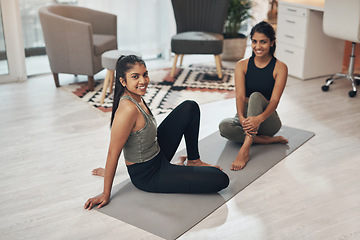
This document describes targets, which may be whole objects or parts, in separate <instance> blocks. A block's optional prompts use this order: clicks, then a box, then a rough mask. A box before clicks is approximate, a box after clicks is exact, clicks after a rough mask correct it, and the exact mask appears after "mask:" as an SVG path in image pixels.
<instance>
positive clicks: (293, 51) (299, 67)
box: [276, 42, 305, 79]
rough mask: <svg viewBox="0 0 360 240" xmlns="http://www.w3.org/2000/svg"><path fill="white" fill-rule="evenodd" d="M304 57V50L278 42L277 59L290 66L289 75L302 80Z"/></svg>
mask: <svg viewBox="0 0 360 240" xmlns="http://www.w3.org/2000/svg"><path fill="white" fill-rule="evenodd" d="M304 55H305V50H304V49H302V48H298V47H294V46H290V45H288V44H285V43H282V42H278V45H277V47H276V57H277V58H278V59H279V60H280V61H283V62H284V63H285V64H286V65H287V66H288V72H289V75H291V76H294V77H297V78H301V79H302V78H303V73H304Z"/></svg>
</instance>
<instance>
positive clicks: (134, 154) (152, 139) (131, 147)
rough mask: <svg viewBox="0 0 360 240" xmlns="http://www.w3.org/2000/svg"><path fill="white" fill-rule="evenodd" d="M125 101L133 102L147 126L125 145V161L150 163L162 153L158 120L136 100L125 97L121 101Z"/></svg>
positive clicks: (134, 133) (132, 134)
mask: <svg viewBox="0 0 360 240" xmlns="http://www.w3.org/2000/svg"><path fill="white" fill-rule="evenodd" d="M123 99H128V100H130V101H132V102H133V103H134V104H135V105H136V107H137V108H138V109H139V110H140V112H141V113H142V115H143V116H144V118H145V126H144V127H143V128H142V129H140V130H139V131H136V132H131V133H130V136H129V138H128V140H127V141H126V143H125V146H124V157H125V160H126V161H128V162H132V163H142V162H146V161H149V160H151V159H152V158H154V157H155V156H156V155H157V154H158V153H159V152H160V147H159V144H158V142H157V136H156V135H157V124H156V119H155V118H154V116H153V115H150V114H148V113H147V112H145V111H144V109H143V108H142V107H141V106H140V104H139V103H138V102H137V101H135V99H133V98H132V97H131V96H129V95H123V96H122V97H121V99H120V101H121V100H123ZM142 101H144V100H142ZM144 103H145V102H144ZM145 105H146V107H148V106H147V104H146V103H145Z"/></svg>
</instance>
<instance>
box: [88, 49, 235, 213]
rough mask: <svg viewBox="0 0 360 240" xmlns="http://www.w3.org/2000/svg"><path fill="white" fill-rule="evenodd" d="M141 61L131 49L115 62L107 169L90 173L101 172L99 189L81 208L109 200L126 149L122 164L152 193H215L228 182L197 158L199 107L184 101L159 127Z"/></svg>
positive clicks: (191, 102)
mask: <svg viewBox="0 0 360 240" xmlns="http://www.w3.org/2000/svg"><path fill="white" fill-rule="evenodd" d="M149 81H150V79H149V76H148V71H147V68H146V65H145V62H144V61H143V60H142V59H141V58H140V57H137V56H135V55H128V56H121V57H120V58H119V60H118V61H117V65H116V81H115V91H114V102H113V109H112V116H111V138H110V145H109V150H108V156H107V160H106V165H105V169H103V168H98V169H95V170H94V171H93V174H94V175H100V176H103V177H104V190H103V193H102V194H100V195H98V196H96V197H94V198H90V199H89V200H88V201H87V202H86V203H85V206H84V208H85V209H89V210H90V209H91V208H92V207H94V206H95V205H98V208H101V207H102V206H104V205H106V204H107V203H108V202H109V201H110V193H111V187H112V184H113V180H114V176H115V171H116V168H117V164H118V160H119V157H120V154H121V152H122V151H124V158H125V164H126V166H127V170H128V173H129V176H130V179H131V182H132V183H133V184H134V185H135V187H137V188H139V189H141V190H143V191H147V192H156V193H213V192H218V191H220V190H222V189H224V188H226V187H227V186H228V184H229V178H228V176H227V175H226V174H225V173H224V172H222V171H221V170H220V168H219V167H217V166H212V165H209V164H207V163H205V162H202V161H201V160H200V155H199V149H198V135H199V123H200V109H199V106H198V105H197V103H196V102H194V101H189V100H187V101H184V102H183V103H181V104H180V105H179V106H177V107H176V108H175V109H174V110H173V111H172V112H171V113H169V115H168V116H167V117H166V118H165V119H164V120H163V121H162V122H161V124H160V125H159V126H158V127H157V124H156V120H155V118H154V116H153V115H152V113H151V111H150V109H149V107H148V106H147V104H146V103H145V102H144V100H143V98H142V96H143V95H144V94H145V92H146V89H147V86H148V84H149ZM183 136H184V138H185V143H186V150H187V165H186V166H183V163H184V161H185V160H186V157H182V158H181V163H182V164H181V165H176V164H171V163H170V161H171V160H172V158H173V156H174V154H175V152H176V150H177V148H178V146H179V144H180V141H181V139H182V137H183Z"/></svg>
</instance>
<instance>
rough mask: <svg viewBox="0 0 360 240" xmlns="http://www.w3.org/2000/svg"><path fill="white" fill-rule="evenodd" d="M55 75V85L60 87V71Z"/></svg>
mask: <svg viewBox="0 0 360 240" xmlns="http://www.w3.org/2000/svg"><path fill="white" fill-rule="evenodd" d="M53 76H54V82H55V86H56V87H60V83H59V74H58V73H53Z"/></svg>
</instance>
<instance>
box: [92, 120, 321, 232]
mask: <svg viewBox="0 0 360 240" xmlns="http://www.w3.org/2000/svg"><path fill="white" fill-rule="evenodd" d="M278 135H282V136H284V137H285V138H287V139H288V140H289V143H288V144H270V145H257V144H254V145H253V146H252V148H251V151H250V161H249V162H248V163H247V165H246V167H245V168H244V169H243V170H241V171H231V170H230V166H231V163H232V161H233V160H234V159H235V157H236V155H237V153H238V151H239V149H240V146H241V144H239V143H234V142H230V141H227V140H226V139H224V138H222V137H221V136H220V134H219V132H215V133H213V134H211V135H209V136H208V137H205V138H204V139H202V140H200V142H199V148H200V156H201V159H202V160H204V161H206V162H208V163H211V164H217V165H219V166H221V167H222V168H223V171H224V172H226V173H227V174H228V176H229V178H230V184H229V186H228V187H227V188H226V189H224V190H222V191H221V192H219V193H214V194H160V193H148V192H144V191H141V190H139V189H137V188H135V187H134V186H133V185H132V183H131V182H130V180H126V181H124V182H122V183H120V184H118V185H116V186H114V187H113V190H112V197H111V201H110V203H109V204H108V205H107V206H105V207H103V208H101V209H100V210H99V211H100V212H102V213H104V214H107V215H109V216H111V217H114V218H116V219H119V220H121V221H124V222H126V223H129V224H131V225H133V226H136V227H138V228H141V229H143V230H145V231H148V232H150V233H153V234H155V235H158V236H160V237H162V238H165V239H176V238H177V237H179V236H181V235H182V234H183V233H185V232H186V231H187V230H189V229H190V228H191V227H193V226H194V225H196V224H197V223H198V222H200V221H201V220H202V219H204V218H205V217H207V216H208V215H209V214H211V213H212V212H213V211H215V210H216V209H217V208H219V207H220V206H221V205H223V204H224V203H225V202H226V201H228V200H229V199H230V198H232V197H233V196H234V195H235V194H237V193H238V192H240V191H241V190H242V189H244V188H245V187H246V186H248V185H249V184H250V183H252V182H253V181H254V180H256V179H257V178H259V177H260V176H261V175H262V174H264V173H265V172H267V171H268V170H269V169H270V168H272V167H273V166H274V165H276V164H277V163H278V162H280V161H281V160H282V159H284V158H285V157H286V156H287V155H289V154H290V153H291V152H293V151H294V150H296V149H297V148H298V147H300V146H301V145H302V144H304V143H305V142H306V141H308V140H309V139H310V138H311V137H313V136H314V135H315V134H314V133H313V132H309V131H304V130H301V129H296V128H292V127H286V126H283V127H282V128H281V130H280V131H279V133H278ZM179 155H186V151H185V149H184V150H181V151H180V152H178V153H177V154H176V156H175V158H174V159H177V156H179Z"/></svg>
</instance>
